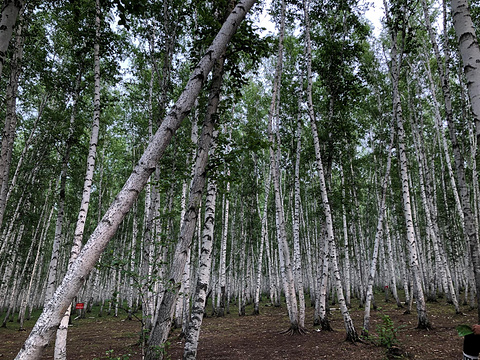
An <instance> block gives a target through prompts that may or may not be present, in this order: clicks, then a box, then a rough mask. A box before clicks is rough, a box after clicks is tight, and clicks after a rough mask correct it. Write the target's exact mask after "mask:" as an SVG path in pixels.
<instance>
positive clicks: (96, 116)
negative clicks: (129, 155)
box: [54, 0, 101, 360]
mask: <svg viewBox="0 0 480 360" xmlns="http://www.w3.org/2000/svg"><path fill="white" fill-rule="evenodd" d="M100 15H101V14H100V0H96V2H95V44H94V67H95V69H94V77H95V94H94V100H93V107H94V110H93V123H92V133H91V135H90V147H89V150H88V157H87V170H86V174H85V181H84V184H83V192H82V200H81V203H80V211H79V212H78V219H77V224H76V227H75V233H74V238H73V246H72V250H71V253H70V260H69V267H70V266H71V264H72V263H73V262H74V261H75V260H76V258H77V257H78V254H79V252H80V250H81V248H82V240H83V232H84V229H85V222H86V220H87V213H88V207H89V204H90V194H91V187H92V182H93V172H94V170H95V159H96V156H97V143H98V133H99V128H100ZM71 308H72V307H71V306H69V307H67V310H66V311H65V314H64V315H63V318H62V320H61V322H60V326H59V327H58V330H57V338H56V340H55V351H54V358H55V360H65V359H66V358H67V334H68V322H69V319H70V311H71Z"/></svg>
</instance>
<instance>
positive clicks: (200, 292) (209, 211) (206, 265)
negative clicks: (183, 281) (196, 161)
mask: <svg viewBox="0 0 480 360" xmlns="http://www.w3.org/2000/svg"><path fill="white" fill-rule="evenodd" d="M216 196H217V185H216V183H215V180H212V179H211V180H209V182H208V189H207V198H206V203H205V220H204V227H203V235H202V250H201V255H200V262H199V267H198V269H197V272H198V274H197V283H196V286H195V295H194V297H193V306H192V311H191V316H190V323H189V325H188V332H187V334H186V336H185V350H184V353H183V358H184V359H185V360H186V359H196V357H197V347H198V338H199V336H200V327H201V326H202V321H203V314H204V312H205V304H206V301H207V290H208V287H209V280H210V272H211V271H210V270H211V265H212V248H213V230H214V225H215V200H216Z"/></svg>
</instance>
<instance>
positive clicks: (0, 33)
mask: <svg viewBox="0 0 480 360" xmlns="http://www.w3.org/2000/svg"><path fill="white" fill-rule="evenodd" d="M22 7H23V1H19V0H4V1H3V2H2V9H1V14H0V78H1V77H2V72H3V65H4V64H5V61H6V58H7V49H8V44H9V43H10V39H11V37H12V33H13V29H14V27H15V23H16V21H17V17H18V14H19V12H20V9H21V8H22Z"/></svg>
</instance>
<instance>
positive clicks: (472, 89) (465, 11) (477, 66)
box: [451, 0, 480, 321]
mask: <svg viewBox="0 0 480 360" xmlns="http://www.w3.org/2000/svg"><path fill="white" fill-rule="evenodd" d="M451 4H452V5H451V6H452V17H453V24H454V26H455V32H456V34H457V39H458V43H459V48H460V54H461V56H462V61H463V70H464V73H465V77H466V79H467V88H468V95H469V98H470V106H471V110H472V115H473V118H474V121H475V127H476V137H477V144H478V143H479V141H478V140H479V139H480V46H479V44H478V39H477V36H476V33H475V26H474V24H473V21H472V18H471V15H470V9H469V5H468V0H452V2H451ZM478 154H479V150H478V147H477V154H476V156H477V158H478ZM467 200H468V198H467V196H465V199H464V203H463V206H464V209H465V207H467V206H468V207H470V205H469V204H467ZM464 211H465V210H464ZM470 211H471V210H470ZM466 218H470V216H466ZM466 221H468V220H467V219H466ZM466 227H467V225H466ZM471 227H473V224H472V225H468V228H467V233H469V240H470V244H469V245H470V256H471V258H472V264H473V273H474V276H475V286H476V289H477V294H478V293H479V292H480V249H479V243H478V236H475V237H474V236H470V233H471V232H474V229H471ZM477 308H478V310H477V311H478V314H477V315H478V320H479V321H480V296H477Z"/></svg>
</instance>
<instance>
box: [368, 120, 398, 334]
mask: <svg viewBox="0 0 480 360" xmlns="http://www.w3.org/2000/svg"><path fill="white" fill-rule="evenodd" d="M393 140H394V131H393V127H392V129H391V138H390V147H389V149H388V156H387V166H386V169H385V176H384V177H383V181H382V195H381V200H380V204H379V208H378V219H377V232H376V234H375V240H374V243H373V255H372V262H371V265H370V272H369V276H368V284H367V296H366V299H365V313H364V315H363V329H362V332H364V335H365V336H368V334H369V331H370V305H371V303H372V298H373V284H374V280H375V272H376V271H377V259H378V248H379V244H380V241H381V239H382V237H383V226H384V225H383V222H384V218H385V213H386V207H387V206H386V200H387V185H388V179H389V177H390V167H391V164H392V148H393Z"/></svg>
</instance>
